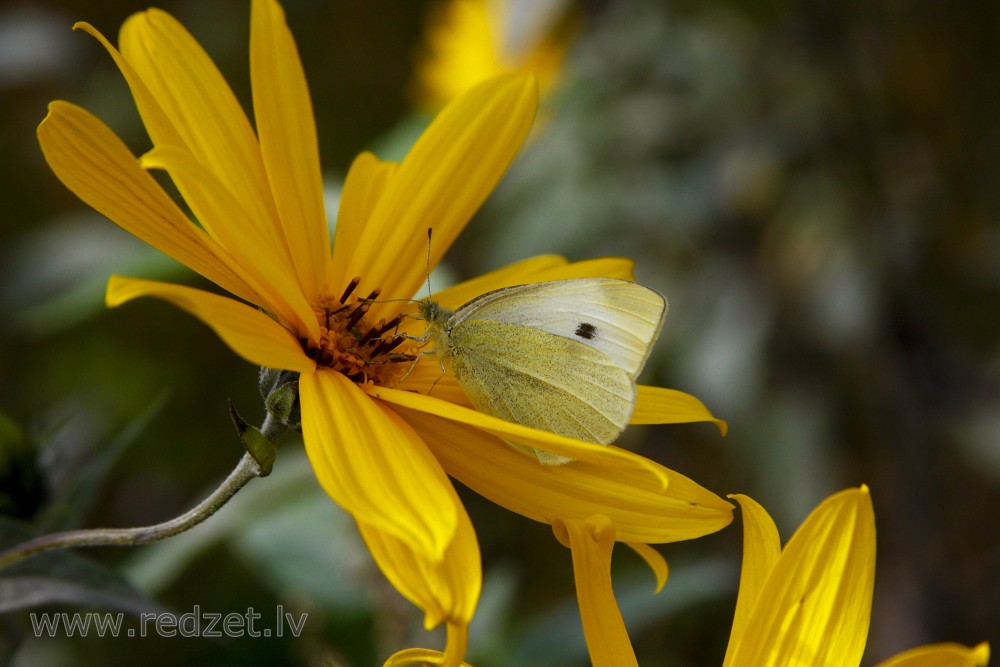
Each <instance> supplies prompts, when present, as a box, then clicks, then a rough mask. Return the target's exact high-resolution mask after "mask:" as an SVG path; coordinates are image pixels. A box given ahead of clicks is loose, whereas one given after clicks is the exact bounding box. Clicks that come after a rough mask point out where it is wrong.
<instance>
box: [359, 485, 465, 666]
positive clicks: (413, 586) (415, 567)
mask: <svg viewBox="0 0 1000 667" xmlns="http://www.w3.org/2000/svg"><path fill="white" fill-rule="evenodd" d="M451 495H452V499H451V501H452V503H453V504H454V506H455V507H456V508H457V510H458V512H457V514H458V521H457V524H456V528H455V535H454V538H453V539H452V541H451V542H450V543H449V544H448V546H447V548H446V549H445V551H444V555H443V557H441V558H429V557H428V556H427V555H426V554H424V553H422V552H421V551H419V550H417V549H414V548H412V547H411V546H410V545H409V544H408V543H407V542H405V541H403V540H400V539H399V538H397V537H395V536H394V535H391V534H389V533H386V532H384V531H382V530H379V529H378V528H376V527H375V526H373V525H369V524H365V523H363V522H360V521H359V522H358V528H359V529H360V531H361V536H362V537H363V538H364V540H365V544H367V545H368V550H369V551H370V552H371V554H372V556H373V557H374V558H375V562H376V563H378V566H379V568H380V569H381V570H382V572H383V573H385V575H386V578H388V579H389V581H390V582H392V585H393V586H394V587H395V588H396V590H398V591H399V592H400V593H401V594H402V595H403V596H404V597H406V598H407V599H408V600H409V601H410V602H412V603H413V604H415V605H417V606H418V607H420V608H421V609H423V610H424V627H425V628H426V629H428V630H430V629H431V628H434V627H436V626H437V625H438V624H439V623H442V622H445V623H447V624H448V626H449V627H453V626H454V627H461V628H465V627H466V626H468V624H469V621H471V620H472V615H473V613H474V612H475V610H476V603H477V602H478V600H479V592H480V590H481V588H482V567H481V565H480V556H479V543H478V542H477V540H476V533H475V531H474V530H473V528H472V522H471V521H470V520H469V517H468V515H467V514H466V513H465V509H464V508H463V507H462V505H461V501H459V499H458V495H457V494H455V492H454V490H453V489H451ZM461 649H462V653H461V654H459V656H458V658H459V660H461V658H462V656H463V655H464V649H465V646H464V644H463V645H462V646H461ZM454 650H455V648H454V647H453V648H449V651H446V652H454Z"/></svg>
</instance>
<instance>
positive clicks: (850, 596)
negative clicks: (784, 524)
mask: <svg viewBox="0 0 1000 667" xmlns="http://www.w3.org/2000/svg"><path fill="white" fill-rule="evenodd" d="M874 575H875V515H874V512H873V510H872V504H871V496H870V495H869V493H868V489H867V488H866V487H861V488H860V489H849V490H847V491H842V492H840V493H837V494H834V495H833V496H831V497H830V498H827V499H826V500H825V501H823V503H821V504H820V505H819V507H817V508H816V509H815V510H813V512H812V513H811V514H810V515H809V517H808V518H806V520H805V521H804V522H803V524H802V526H801V527H800V528H799V529H798V530H797V531H796V532H795V535H793V536H792V539H791V540H789V542H788V544H787V545H786V547H785V549H784V551H783V552H782V554H781V557H780V558H779V559H778V562H777V564H776V565H775V566H774V568H773V569H772V570H771V575H770V576H769V577H768V579H767V582H766V583H765V584H764V586H763V588H762V589H761V591H760V594H759V596H758V600H757V604H756V605H755V607H754V609H753V611H752V613H751V616H750V618H749V620H748V621H747V624H746V626H745V628H744V630H743V632H742V637H741V640H740V642H739V644H738V645H737V646H735V647H734V648H733V655H732V656H731V659H730V662H729V664H732V665H738V666H739V667H743V666H747V667H749V666H751V665H752V666H753V667H758V666H759V667H768V666H772V665H773V666H774V667H777V666H778V665H792V664H802V665H845V666H847V665H850V666H851V667H853V666H854V665H857V664H859V663H860V661H861V654H862V653H863V652H864V648H865V642H866V641H867V637H868V625H869V622H870V620H871V603H872V589H873V586H874Z"/></svg>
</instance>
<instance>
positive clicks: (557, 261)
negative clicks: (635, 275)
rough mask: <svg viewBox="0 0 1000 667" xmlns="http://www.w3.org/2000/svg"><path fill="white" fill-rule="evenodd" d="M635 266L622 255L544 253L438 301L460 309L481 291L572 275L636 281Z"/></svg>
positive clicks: (451, 289)
mask: <svg viewBox="0 0 1000 667" xmlns="http://www.w3.org/2000/svg"><path fill="white" fill-rule="evenodd" d="M633 266H634V262H632V260H630V259H622V258H620V257H602V258H599V259H588V260H584V261H582V262H572V263H571V262H567V261H566V260H565V259H564V258H562V257H559V256H558V255H541V256H539V257H532V258H530V259H526V260H522V261H520V262H515V263H514V264H510V265H508V266H505V267H503V268H500V269H497V270H495V271H490V272H489V273H484V274H482V275H480V276H478V277H476V278H473V279H471V280H466V281H464V282H461V283H459V284H457V285H454V286H452V287H449V288H447V289H443V290H441V291H439V292H435V294H434V301H436V302H438V303H439V304H441V305H442V306H444V307H446V308H457V307H459V306H461V305H463V304H465V303H466V302H468V301H471V300H472V299H474V298H476V297H477V296H479V295H481V294H484V293H486V292H489V291H491V290H495V289H500V288H502V287H512V286H514V285H525V284H528V283H540V282H545V281H548V280H567V279H569V278H621V279H623V280H632V267H633Z"/></svg>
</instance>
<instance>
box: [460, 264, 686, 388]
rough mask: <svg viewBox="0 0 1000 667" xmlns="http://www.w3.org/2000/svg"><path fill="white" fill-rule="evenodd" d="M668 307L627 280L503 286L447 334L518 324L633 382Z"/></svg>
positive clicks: (464, 310)
mask: <svg viewBox="0 0 1000 667" xmlns="http://www.w3.org/2000/svg"><path fill="white" fill-rule="evenodd" d="M666 310H667V303H666V299H664V298H663V296H662V295H661V294H659V293H658V292H656V291H654V290H651V289H649V288H648V287H643V286H642V285H638V284H636V283H632V282H629V281H627V280H617V279H614V278H577V279H572V280H557V281H552V282H544V283H535V284H532V285H519V286H516V287H507V288H503V289H500V290H495V291H493V292H487V293H486V294H484V295H482V296H480V297H478V298H476V299H473V300H472V301H470V302H469V303H467V304H465V305H464V306H462V307H461V308H459V309H458V311H456V313H455V315H454V317H453V318H452V320H451V322H450V325H451V329H452V331H454V330H456V329H458V328H460V327H461V326H462V323H463V322H466V321H469V320H490V321H494V322H507V323H511V324H519V325H523V326H525V327H530V328H533V329H540V330H541V331H545V332H548V333H550V334H555V335H557V336H561V337H563V338H568V339H570V340H575V341H578V342H581V343H583V344H584V345H587V346H589V347H591V348H593V349H595V350H598V351H599V352H601V353H603V354H604V355H606V356H607V357H608V358H609V359H610V360H611V361H612V362H613V363H614V364H615V365H617V366H618V367H619V368H621V369H623V370H624V371H625V372H626V373H627V374H628V375H629V377H630V378H631V379H632V380H634V379H635V377H636V376H637V375H638V374H639V371H640V370H642V366H643V364H645V363H646V358H647V357H648V356H649V350H650V349H651V347H652V345H653V343H654V342H655V341H656V337H657V336H658V335H659V333H660V328H661V327H662V326H663V318H664V316H665V315H666Z"/></svg>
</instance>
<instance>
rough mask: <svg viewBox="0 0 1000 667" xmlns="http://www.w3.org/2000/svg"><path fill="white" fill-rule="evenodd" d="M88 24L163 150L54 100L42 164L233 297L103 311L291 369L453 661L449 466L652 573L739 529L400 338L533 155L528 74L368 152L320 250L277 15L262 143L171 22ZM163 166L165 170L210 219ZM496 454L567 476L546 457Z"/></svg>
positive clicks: (136, 288) (676, 395)
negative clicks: (433, 273) (416, 300)
mask: <svg viewBox="0 0 1000 667" xmlns="http://www.w3.org/2000/svg"><path fill="white" fill-rule="evenodd" d="M77 27H78V28H80V29H82V30H84V31H86V32H87V33H89V34H91V35H92V36H94V37H95V38H96V39H98V40H99V41H100V42H101V44H102V45H103V46H104V47H105V48H106V49H107V51H108V53H109V54H110V55H111V56H112V58H113V59H114V61H115V63H116V64H117V66H118V68H119V69H120V70H121V72H122V74H123V76H124V77H125V79H126V81H127V83H128V85H129V87H130V89H131V92H132V95H133V97H134V99H135V101H136V105H137V107H138V109H139V113H140V115H141V117H142V119H143V122H144V124H145V126H146V128H147V131H148V132H149V135H150V138H151V139H152V144H153V147H152V149H151V150H150V151H148V152H147V153H145V154H144V155H142V156H141V157H138V158H137V157H136V156H135V155H133V154H132V153H131V151H130V150H129V149H128V148H127V147H126V146H125V145H124V144H123V143H122V141H121V140H120V139H119V138H118V137H117V136H116V135H115V134H114V132H113V131H112V130H110V129H109V128H108V127H107V126H106V125H104V124H103V123H102V122H101V121H100V120H98V119H97V118H95V117H94V116H93V115H91V114H90V113H88V112H87V111H85V110H84V109H82V108H80V107H78V106H75V105H73V104H70V103H68V102H61V101H57V102H53V103H52V104H51V105H50V109H49V115H48V116H47V117H46V119H45V120H44V121H43V122H42V124H41V125H40V126H39V128H38V136H39V141H40V143H41V146H42V150H43V152H44V154H45V157H46V159H47V160H48V162H49V164H50V166H51V167H52V169H53V171H54V172H55V173H56V175H57V176H58V177H59V178H60V179H61V180H62V181H63V183H64V184H65V185H66V186H67V187H69V188H70V189H71V190H72V191H73V192H75V193H76V194H77V195H78V196H79V197H80V198H81V199H83V200H84V201H85V202H86V203H88V204H89V205H90V206H92V207H93V208H95V209H96V210H97V211H99V212H100V213H102V214H103V215H105V216H106V217H108V218H110V219H111V220H112V221H114V222H115V223H116V224H118V225H119V226H121V227H122V228H124V229H126V230H127V231H129V232H131V233H132V234H134V235H136V236H137V237H139V238H141V239H143V240H144V241H146V242H147V243H149V244H150V245H152V246H154V247H156V248H158V249H160V250H161V251H163V252H165V253H166V254H168V255H170V256H171V257H173V258H175V259H177V260H178V261H180V262H181V263H183V264H185V265H187V266H188V267H190V268H191V269H193V270H194V271H196V272H198V273H200V274H201V275H203V276H205V277H206V278H208V279H209V280H211V281H213V282H214V283H216V284H217V285H219V286H220V287H222V288H223V289H225V290H227V291H228V292H230V293H231V294H232V295H234V296H235V297H237V298H236V299H234V298H230V297H227V296H221V295H218V294H213V293H209V292H205V291H201V290H197V289H193V288H190V287H185V286H180V285H174V284H169V283H162V282H154V281H149V280H141V279H136V278H125V277H121V276H114V277H112V278H111V280H110V281H109V283H108V288H107V297H106V300H107V303H108V305H109V306H118V305H120V304H122V303H124V302H126V301H129V300H131V299H134V298H137V297H140V296H154V297H158V298H161V299H165V300H167V301H170V302H172V303H174V304H175V305H177V306H179V307H181V308H183V309H184V310H187V311H188V312H189V313H191V314H193V315H194V316H195V317H197V318H199V319H201V320H202V321H203V322H205V323H206V324H207V325H208V326H210V327H211V328H212V329H213V330H215V331H216V332H217V334H218V335H219V336H220V337H221V338H222V339H223V340H224V341H225V342H226V343H227V344H228V345H229V346H230V347H231V348H232V349H233V350H234V351H235V352H236V353H237V354H239V355H240V356H242V357H244V358H245V359H247V360H248V361H251V362H253V363H255V364H259V365H261V366H266V367H270V368H277V369H284V370H288V371H292V372H295V373H298V374H299V399H300V404H301V417H302V433H303V439H304V443H305V448H306V452H307V454H308V456H309V459H310V461H311V463H312V466H313V468H314V470H315V473H316V477H317V479H318V480H319V482H320V484H321V485H322V486H323V488H324V489H325V490H326V492H327V493H328V494H329V495H330V496H331V498H333V499H334V500H335V501H336V502H337V503H338V504H340V505H341V506H342V507H343V508H344V509H346V510H347V511H348V512H350V513H351V514H352V515H353V517H354V518H355V519H356V521H357V523H358V525H359V527H360V531H361V534H362V536H363V537H364V539H365V541H366V543H367V545H368V547H369V549H370V551H371V553H372V555H373V556H374V558H375V560H376V562H377V563H378V564H379V566H380V568H381V569H382V570H383V572H384V573H385V574H386V576H387V577H388V578H389V580H390V581H391V582H392V583H393V585H395V586H396V588H397V589H398V590H399V591H400V592H401V593H402V594H403V595H404V596H406V597H407V598H408V599H410V600H411V601H412V602H413V603H415V604H416V605H418V606H419V607H420V608H421V609H423V611H424V613H425V624H426V626H427V627H428V628H430V627H433V626H435V625H437V624H439V623H442V622H443V623H445V624H446V625H447V628H448V642H447V647H446V651H445V655H444V657H443V658H442V662H443V664H448V665H455V664H458V663H459V662H460V661H461V659H462V657H463V656H464V653H465V644H466V629H467V626H468V623H469V620H470V619H471V617H472V615H473V612H474V610H475V606H476V603H477V600H478V596H479V592H480V585H481V565H480V559H479V550H478V544H477V541H476V537H475V533H474V531H473V528H472V524H471V522H470V521H469V518H468V516H467V514H466V512H465V509H464V508H463V506H462V504H461V503H460V501H459V499H458V496H457V494H456V493H455V490H454V488H453V487H452V484H451V482H450V481H449V479H448V475H452V476H454V477H456V478H458V479H459V480H461V481H462V482H463V483H465V484H467V485H468V486H470V487H472V488H473V489H475V490H476V491H478V492H479V493H481V494H483V495H484V496H487V497H489V498H491V499H492V500H494V501H495V502H497V503H499V504H501V505H503V506H505V507H508V508H510V509H511V510H513V511H515V512H519V513H521V514H524V515H525V516H527V517H529V518H532V519H535V520H538V521H546V522H549V523H553V524H566V525H570V524H573V522H579V521H590V520H592V517H595V516H600V517H605V518H606V520H607V522H610V525H613V527H614V529H615V531H616V533H615V535H616V537H615V539H618V540H620V541H626V542H630V543H635V545H636V548H637V549H638V550H640V552H642V553H644V555H646V556H647V558H648V559H649V560H650V562H651V564H653V565H654V566H656V568H658V569H659V571H660V572H661V578H662V576H665V564H662V559H661V558H659V557H658V555H655V552H653V551H652V549H650V548H649V547H646V546H645V544H647V543H657V542H669V541H675V540H682V539H690V538H693V537H697V536H700V535H704V534H706V533H709V532H713V531H715V530H718V529H720V528H722V527H723V526H725V525H726V524H728V523H729V521H731V519H732V506H731V505H730V504H729V503H727V502H726V501H724V500H722V499H721V498H719V497H718V496H716V495H715V494H712V493H710V492H708V491H707V490H705V489H703V488H701V487H700V486H697V485H696V484H694V483H693V482H691V481H690V480H686V479H685V478H683V477H681V476H679V475H677V474H676V473H674V472H672V471H669V470H667V469H665V468H662V467H661V466H658V465H656V464H654V463H653V462H651V461H648V460H646V459H644V458H642V457H640V456H637V455H635V454H632V453H629V452H626V451H623V450H621V449H618V448H615V447H604V446H599V445H593V444H588V443H582V442H578V441H574V440H570V439H568V438H563V437H560V436H556V435H554V434H551V433H547V432H543V431H536V430H533V429H529V428H526V427H523V426H519V425H517V424H512V423H508V422H504V421H502V420H499V419H496V418H493V417H490V416H488V415H484V414H481V413H478V412H475V411H474V410H472V409H471V408H470V407H469V402H468V400H467V399H466V398H465V396H464V395H463V394H462V392H461V390H460V388H459V387H458V385H457V384H455V381H454V378H453V377H452V376H451V375H446V376H444V377H442V376H441V371H440V366H439V364H438V362H437V360H436V359H427V358H426V357H420V356H418V355H417V354H416V353H417V349H416V348H414V347H413V345H414V344H413V343H412V341H410V340H409V339H408V338H406V337H405V336H404V334H406V333H419V327H420V324H419V323H418V322H415V321H414V320H413V319H412V318H404V317H403V315H404V314H406V313H411V312H412V311H413V310H414V307H413V305H412V303H408V302H406V299H408V298H409V297H411V296H412V295H414V294H416V293H419V292H420V290H421V288H422V286H423V285H424V281H425V275H426V274H425V271H426V264H425V256H426V253H427V251H428V248H427V229H428V228H429V227H433V230H434V236H433V245H432V246H431V247H430V264H431V266H432V267H433V266H434V265H435V264H436V263H437V262H438V261H439V260H440V259H441V257H442V255H443V254H444V252H445V250H446V249H447V247H448V246H449V245H450V244H451V243H452V241H453V240H454V239H455V237H456V236H457V235H458V233H459V232H460V231H461V230H462V228H463V227H464V226H465V224H466V223H467V222H468V220H469V218H470V217H471V216H472V214H473V212H474V211H475V210H476V209H477V208H478V207H479V205H480V204H481V203H482V201H483V200H484V199H485V198H486V196H487V195H488V194H489V192H490V191H491V189H492V188H493V187H494V185H495V184H496V182H497V181H498V180H499V179H500V177H501V175H502V174H503V172H504V170H505V169H506V168H507V166H508V165H509V163H510V162H511V160H512V159H513V157H514V155H515V154H516V152H517V151H518V149H519V147H520V145H521V143H522V142H523V141H524V138H525V136H526V135H527V133H528V131H529V129H530V126H531V122H532V118H533V115H534V112H535V108H536V105H537V91H536V85H535V83H534V81H533V80H532V79H530V78H528V77H523V76H515V75H505V76H500V77H497V78H494V79H491V80H489V81H487V82H484V83H483V84H481V85H479V86H477V87H476V88H474V89H472V90H470V91H468V92H467V93H465V94H463V95H462V96H461V97H459V98H458V99H456V100H455V101H454V102H453V103H452V104H450V105H449V106H447V107H446V108H445V109H444V110H443V111H442V112H441V113H440V114H439V115H438V117H437V118H436V119H435V120H434V122H433V123H432V124H431V125H430V127H428V129H427V130H426V131H425V132H424V134H423V135H422V136H421V138H420V139H419V140H418V141H417V142H416V144H415V145H414V146H413V148H412V150H411V151H410V153H409V154H408V155H407V157H406V158H405V159H404V160H403V161H402V162H400V163H398V164H396V163H392V162H384V161H380V160H379V159H377V158H376V157H375V156H374V155H371V154H369V153H365V154H362V155H360V156H359V157H358V158H357V159H356V160H355V161H354V163H353V164H352V166H351V169H350V171H349V173H348V175H347V178H346V181H345V183H344V188H343V192H342V196H341V203H340V210H339V212H338V219H337V227H336V233H335V238H334V242H333V245H332V249H331V245H330V240H329V238H328V231H327V224H326V214H325V211H324V207H323V197H322V186H321V176H320V165H319V156H318V149H317V144H316V134H315V126H314V120H313V115H312V108H311V102H310V99H309V94H308V90H307V88H306V82H305V77H304V74H303V71H302V67H301V63H300V62H299V58H298V53H297V50H296V47H295V43H294V41H293V39H292V36H291V33H290V32H289V30H288V28H287V26H286V24H285V20H284V15H283V12H282V10H281V7H280V5H278V3H277V2H275V1H274V0H254V2H253V3H252V10H251V35H250V55H251V82H252V87H253V106H254V118H255V120H256V132H255V131H254V128H253V127H251V125H250V122H249V121H248V119H247V117H246V115H245V114H244V112H243V110H242V109H241V108H240V106H239V104H238V103H237V101H236V98H235V96H234V95H233V93H232V91H231V90H230V88H229V87H228V85H227V84H226V82H225V81H224V79H223V78H222V76H221V75H220V73H219V72H218V70H217V69H216V67H215V65H214V64H213V63H212V61H211V60H210V59H209V57H208V56H207V54H205V52H204V51H203V50H202V49H201V47H200V46H199V45H198V44H197V42H196V41H195V40H194V39H193V38H192V37H191V35H190V34H189V33H188V32H187V31H186V30H185V29H184V28H183V26H181V25H180V24H179V23H178V22H177V21H176V20H175V19H173V18H172V17H171V16H170V15H168V14H166V13H164V12H162V11H159V10H155V9H151V10H149V11H146V12H141V13H138V14H135V15H133V16H132V17H130V18H129V19H128V20H127V21H126V22H125V24H124V25H123V26H122V29H121V33H120V36H119V48H120V50H119V49H116V48H115V47H114V46H113V45H112V44H111V43H110V42H108V40H106V39H105V38H104V37H103V36H102V35H101V34H100V33H99V32H97V31H96V30H95V29H94V28H93V27H91V26H89V25H87V24H84V23H81V24H78V25H77ZM151 170H162V171H164V172H166V174H167V175H169V177H170V179H171V180H172V181H173V184H174V186H176V188H177V190H178V191H179V193H180V194H181V196H182V197H183V200H184V202H185V203H186V204H187V206H188V207H189V209H190V211H191V213H192V214H193V216H194V218H195V219H196V220H197V221H198V222H197V224H195V223H194V222H192V220H191V219H190V218H189V217H188V216H187V214H185V212H184V211H183V210H182V209H181V208H180V207H179V206H178V205H177V203H176V202H175V198H174V197H173V196H171V195H170V194H168V193H167V192H166V191H165V190H164V189H163V188H162V187H161V186H160V184H159V183H158V181H157V180H156V179H155V178H154V177H153V176H152V175H151V174H150V173H149V172H150V171H151ZM631 275H632V265H631V263H630V262H629V261H626V260H622V259H599V260H592V261H587V262H578V263H572V264H571V263H568V262H566V260H564V259H562V258H559V257H553V256H543V257H536V258H533V259H529V260H525V261H523V262H520V263H517V264H515V265H512V266H509V267H506V268H504V269H500V270H498V271H495V272H493V273H490V274H487V275H484V276H481V277H479V278H476V279H474V280H470V281H468V282H466V283H463V284H461V285H457V286H455V287H453V288H450V289H447V290H444V291H442V292H440V293H438V294H437V295H436V297H435V298H436V299H437V300H438V301H439V302H440V303H441V304H442V305H444V306H446V307H455V306H457V305H459V304H461V303H463V302H464V301H467V300H469V299H471V298H472V297H474V296H476V295H478V294H481V293H482V292H485V291H487V290H490V289H494V288H498V287H503V286H506V285H514V284H520V283H525V282H533V281H542V280H552V279H559V278H570V277H578V276H613V277H623V278H630V277H631ZM376 297H377V298H376ZM425 359H426V361H425ZM411 369H412V372H409V374H408V375H407V373H408V371H410V370H411ZM404 376H405V378H404ZM435 383H436V384H435ZM432 387H433V389H434V392H433V396H429V395H427V394H428V393H429V392H430V389H431V388H432ZM702 420H710V421H715V422H716V423H717V424H718V425H719V427H720V429H724V424H723V423H722V422H718V420H715V419H714V417H712V415H711V414H710V413H709V412H708V411H707V409H705V407H704V406H703V405H702V404H701V403H700V402H699V401H698V400H697V399H695V398H694V397H692V396H689V395H687V394H684V393H681V392H677V391H672V390H668V389H661V388H655V387H641V388H640V390H639V395H638V403H637V407H636V411H635V415H634V417H633V422H634V423H668V422H684V421H702ZM502 439H511V440H516V441H518V442H521V443H525V444H528V445H530V446H532V447H535V448H537V449H542V450H546V451H550V452H553V453H556V454H560V455H563V456H566V457H568V458H571V459H573V462H572V463H570V464H567V465H565V466H557V467H545V466H541V465H539V464H538V462H537V460H535V459H534V458H529V457H527V456H524V455H521V454H519V453H517V452H515V451H514V450H513V449H511V448H510V447H508V446H507V445H505V444H504V443H503V441H502ZM606 532H607V531H606ZM576 551H577V548H576V547H574V553H576ZM616 611H617V608H616ZM397 658H398V660H397V662H394V663H393V664H405V660H406V655H401V656H397Z"/></svg>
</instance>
